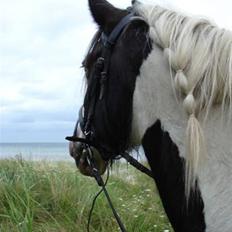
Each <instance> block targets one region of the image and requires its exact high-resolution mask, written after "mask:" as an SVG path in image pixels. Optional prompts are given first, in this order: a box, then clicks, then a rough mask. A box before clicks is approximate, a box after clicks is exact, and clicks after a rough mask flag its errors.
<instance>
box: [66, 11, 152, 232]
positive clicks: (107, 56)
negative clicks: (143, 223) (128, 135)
mask: <svg viewBox="0 0 232 232" xmlns="http://www.w3.org/2000/svg"><path fill="white" fill-rule="evenodd" d="M138 20H140V21H144V20H143V19H142V18H141V17H138V16H135V15H134V13H129V14H128V15H126V16H125V17H123V18H122V19H121V21H120V22H119V23H118V24H117V25H116V27H115V28H114V29H113V31H112V32H111V33H110V35H109V36H107V35H106V34H105V33H104V32H102V33H101V41H102V44H103V51H102V55H101V56H100V57H98V59H97V61H96V63H95V66H94V83H93V86H92V91H91V92H92V94H91V96H92V97H91V99H90V102H89V107H88V110H86V109H84V108H83V106H82V107H81V109H80V111H79V119H78V121H77V123H76V126H75V130H74V133H73V136H71V137H66V139H67V140H69V141H72V142H80V143H81V144H83V148H84V149H85V153H86V154H87V155H86V156H87V162H88V164H89V166H90V168H91V170H92V174H93V176H94V177H95V179H96V181H97V183H98V185H99V186H101V187H102V191H104V193H105V195H106V197H107V200H108V202H109V205H110V207H111V209H112V211H113V214H114V216H115V218H116V220H117V222H118V225H119V227H120V229H121V231H122V232H125V231H126V229H125V227H124V225H123V224H122V222H121V220H120V218H119V216H118V214H117V212H116V211H115V209H114V207H113V205H112V202H111V200H110V197H109V194H108V192H107V190H106V188H105V184H104V182H103V180H102V178H101V176H100V174H99V171H98V169H97V167H96V165H95V160H94V157H93V152H92V148H95V149H97V150H98V151H99V153H100V154H101V156H102V158H103V159H104V160H107V159H108V158H109V157H106V156H105V155H104V152H101V151H102V150H104V149H102V147H101V145H99V144H96V143H95V142H94V132H93V130H92V122H93V118H94V114H95V107H96V103H97V101H101V100H102V99H103V98H104V96H105V89H106V81H107V79H108V78H109V76H108V71H109V66H110V60H111V54H112V51H113V48H114V45H115V44H116V42H117V40H118V38H119V36H120V35H121V34H122V33H123V31H124V30H125V28H126V27H127V25H128V24H129V23H131V22H133V21H138ZM78 127H80V129H81V131H82V133H83V134H84V136H85V137H84V138H80V137H78V135H77V129H78ZM106 153H108V152H106ZM118 155H119V156H120V157H123V158H125V159H126V160H127V161H128V162H129V163H130V164H131V165H133V166H134V167H135V168H137V169H138V170H140V171H141V172H143V173H145V174H147V175H148V176H150V177H153V175H152V172H151V171H150V170H149V169H147V168H146V167H145V166H143V165H142V164H140V163H139V162H138V161H137V160H136V159H134V158H133V157H132V156H130V155H129V154H128V153H127V152H124V153H123V154H118Z"/></svg>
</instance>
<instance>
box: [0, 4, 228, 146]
mask: <svg viewBox="0 0 232 232" xmlns="http://www.w3.org/2000/svg"><path fill="white" fill-rule="evenodd" d="M110 2H111V3H112V4H114V5H116V6H118V7H121V8H125V7H127V6H129V5H130V3H131V1H130V0H111V1H110ZM169 2H172V3H173V4H174V5H176V6H177V7H179V8H180V9H182V10H183V11H187V12H190V13H193V14H195V13H197V14H202V15H203V14H206V15H208V16H209V17H211V18H214V19H215V21H218V22H219V24H220V25H224V26H225V27H230V28H231V16H230V9H231V3H230V1H229V0H222V1H214V2H212V1H209V0H205V1H204V2H202V1H200V0H196V1H194V2H189V1H184V0H174V1H169ZM0 5H1V6H0V8H1V14H0V20H1V25H0V30H1V33H0V37H1V44H0V51H1V53H0V61H1V66H0V76H1V78H0V120H1V121H0V122H1V125H0V142H3V141H4V142H10V141H11V142H12V141H13V142H17V141H20V142H30V141H37V142H39V141H47V142H51V141H52V142H59V141H64V137H65V136H66V135H67V134H70V133H71V132H72V130H73V127H74V124H75V120H76V117H77V112H78V108H79V107H80V105H81V104H82V102H83V92H84V88H83V79H82V77H83V71H82V70H81V69H80V64H81V62H82V59H83V58H84V55H85V53H86V50H87V48H88V45H89V42H90V40H91V38H92V36H93V34H94V32H95V31H96V28H97V26H96V25H95V24H94V23H93V20H92V18H91V16H90V13H89V10H88V5H87V1H82V0H81V1H77V0H69V1H64V0H33V1H31V0H21V1H18V0H12V1H1V2H0ZM209 6H210V7H209Z"/></svg>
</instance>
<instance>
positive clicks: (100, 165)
mask: <svg viewBox="0 0 232 232" xmlns="http://www.w3.org/2000/svg"><path fill="white" fill-rule="evenodd" d="M69 152H70V155H71V156H72V157H73V158H74V159H75V162H76V166H77V168H78V169H79V171H80V173H81V174H83V175H85V176H93V172H92V168H91V167H90V165H89V162H88V160H87V154H86V152H84V150H83V149H82V148H81V144H80V143H74V142H70V143H69ZM93 157H94V161H95V166H96V168H97V170H98V171H99V174H100V175H102V174H104V172H105V171H106V168H107V165H108V162H107V161H105V160H103V159H102V158H101V155H100V154H99V152H98V151H97V150H96V149H93Z"/></svg>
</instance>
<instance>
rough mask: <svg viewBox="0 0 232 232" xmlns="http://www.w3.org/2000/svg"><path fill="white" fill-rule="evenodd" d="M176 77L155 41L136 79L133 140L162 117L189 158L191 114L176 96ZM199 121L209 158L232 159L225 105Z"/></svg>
mask: <svg viewBox="0 0 232 232" xmlns="http://www.w3.org/2000/svg"><path fill="white" fill-rule="evenodd" d="M174 76H175V75H174V73H173V72H172V71H171V69H170V66H169V63H168V60H167V58H166V57H165V56H164V55H163V50H162V49H160V48H159V47H158V46H156V45H155V44H154V45H153V50H152V51H151V53H150V55H149V57H148V58H147V59H146V60H145V61H144V62H143V64H142V66H141V70H140V75H139V76H138V77H137V80H136V88H135V91H134V98H133V120H132V133H131V143H132V145H138V144H140V143H141V140H142V137H143V135H144V133H145V132H146V130H147V128H148V127H150V126H152V125H153V124H154V123H155V122H156V120H158V119H159V120H161V123H162V127H163V128H164V130H166V131H168V132H169V134H170V136H171V138H172V140H173V142H174V143H175V144H176V145H177V146H178V148H179V150H180V155H181V156H182V157H185V145H184V139H185V132H186V126H187V121H188V115H187V114H186V112H185V111H184V110H183V101H182V100H179V98H178V97H177V96H176V95H175V89H174V84H173V81H172V80H173V77H174ZM180 98H181V97H180ZM199 120H200V123H201V124H202V127H203V131H204V134H205V137H206V145H207V153H208V155H209V157H214V158H216V159H217V158H218V159H219V160H222V159H226V160H228V159H229V160H231V161H232V149H231V140H232V131H231V124H229V123H226V118H223V117H222V110H221V108H220V107H219V106H218V107H217V106H216V107H214V108H212V110H211V112H210V115H209V116H208V117H207V120H206V121H204V117H203V116H202V117H201V115H200V116H199ZM228 124H229V125H228ZM231 167H232V165H231Z"/></svg>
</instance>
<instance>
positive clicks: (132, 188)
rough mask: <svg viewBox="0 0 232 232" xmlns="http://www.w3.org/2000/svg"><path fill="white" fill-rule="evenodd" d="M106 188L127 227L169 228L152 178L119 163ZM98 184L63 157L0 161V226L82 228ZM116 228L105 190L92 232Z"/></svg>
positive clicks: (8, 230) (16, 230)
mask: <svg viewBox="0 0 232 232" xmlns="http://www.w3.org/2000/svg"><path fill="white" fill-rule="evenodd" d="M107 189H108V191H109V194H110V196H111V198H112V201H113V203H114V205H115V207H116V209H117V211H118V213H119V215H120V216H121V218H122V220H123V223H124V224H125V226H126V228H127V230H128V232H149V231H150V232H164V231H165V232H168V231H170V232H171V231H172V229H171V226H170V224H169V222H168V220H167V218H166V216H165V214H164V211H163V209H162V206H161V203H160V200H159V197H158V194H157V192H156V189H155V185H154V183H153V181H152V180H150V179H149V178H148V177H146V176H144V175H143V174H140V173H138V172H137V171H135V170H134V169H132V168H131V167H128V168H126V165H125V164H124V165H123V164H122V165H120V167H119V168H117V167H116V168H115V169H114V171H113V172H112V175H111V177H110V179H109V182H108V185H107ZM97 191H99V187H98V186H97V185H96V183H95V181H94V180H93V179H92V178H88V177H83V176H82V175H80V174H79V172H78V171H77V170H76V168H75V166H74V165H73V164H71V163H67V162H58V163H46V162H29V161H24V160H22V159H20V158H18V159H14V160H1V161H0V231H1V232H74V231H75V232H84V231H86V222H87V218H88V213H89V210H90V207H91V203H92V199H93V197H94V196H95V194H96V192H97ZM94 231H95V232H96V231H99V232H100V231H101V232H109V231H111V232H117V231H119V229H118V226H117V224H116V222H115V220H114V218H113V216H112V212H111V210H110V208H109V207H108V204H107V201H106V199H105V197H104V195H101V196H100V197H99V199H98V200H97V203H96V207H95V209H94V212H93V217H92V221H91V232H94Z"/></svg>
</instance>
